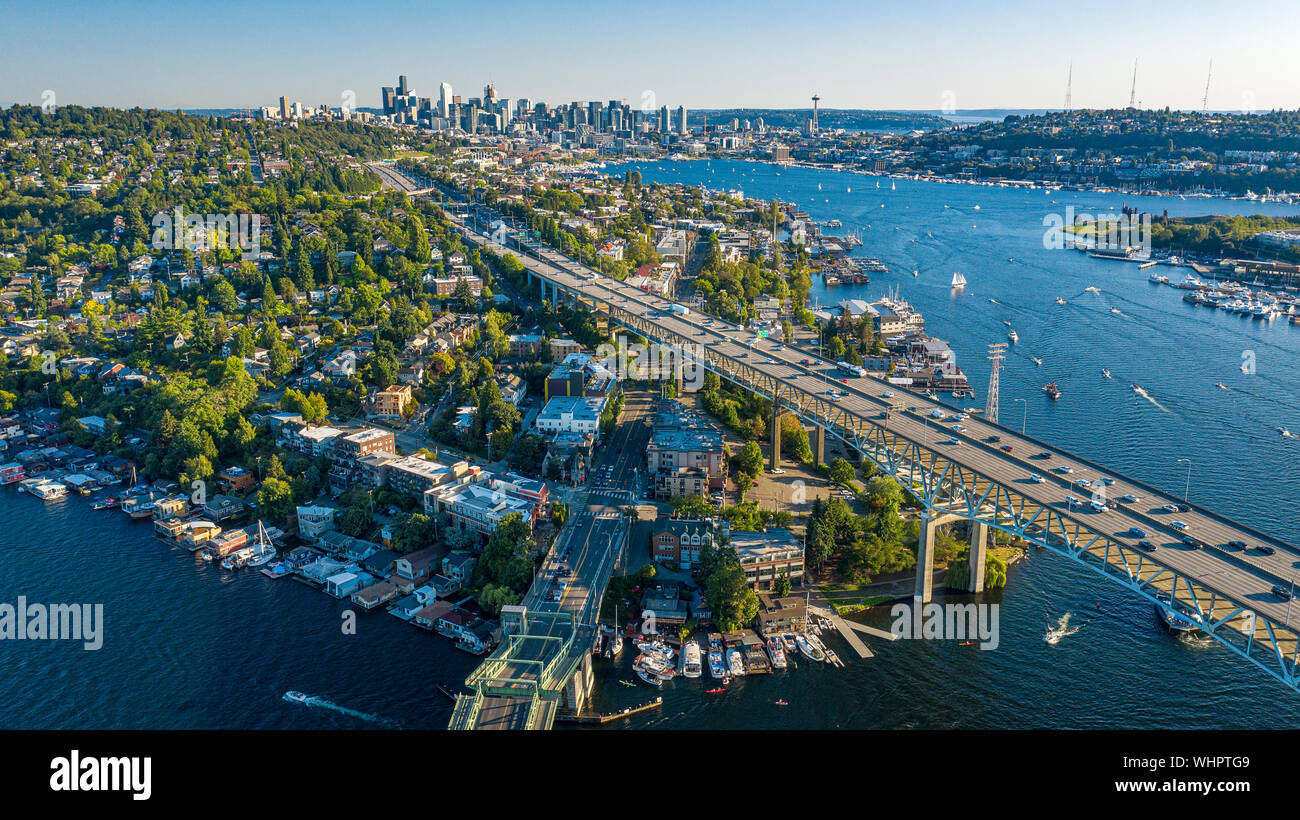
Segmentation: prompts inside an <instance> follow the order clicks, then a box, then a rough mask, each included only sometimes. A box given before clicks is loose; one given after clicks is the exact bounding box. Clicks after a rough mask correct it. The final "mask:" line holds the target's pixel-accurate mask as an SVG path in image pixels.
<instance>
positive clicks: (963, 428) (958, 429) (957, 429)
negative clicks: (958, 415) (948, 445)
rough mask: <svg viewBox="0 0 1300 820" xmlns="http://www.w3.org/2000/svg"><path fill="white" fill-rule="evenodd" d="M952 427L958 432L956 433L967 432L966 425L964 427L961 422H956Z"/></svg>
mask: <svg viewBox="0 0 1300 820" xmlns="http://www.w3.org/2000/svg"><path fill="white" fill-rule="evenodd" d="M952 429H953V432H956V433H964V432H966V428H965V427H962V426H961V425H960V424H954V425H953V426H952Z"/></svg>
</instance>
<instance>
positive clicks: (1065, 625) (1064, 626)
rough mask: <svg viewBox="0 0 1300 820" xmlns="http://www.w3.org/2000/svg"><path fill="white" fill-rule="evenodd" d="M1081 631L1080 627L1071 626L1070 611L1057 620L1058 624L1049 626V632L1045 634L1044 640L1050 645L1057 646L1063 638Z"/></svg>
mask: <svg viewBox="0 0 1300 820" xmlns="http://www.w3.org/2000/svg"><path fill="white" fill-rule="evenodd" d="M1078 631H1079V627H1077V626H1070V613H1068V612H1067V613H1065V614H1064V615H1062V616H1061V620H1059V621H1057V622H1056V626H1053V627H1049V628H1048V630H1047V634H1046V635H1044V636H1043V641H1044V642H1045V643H1047V644H1048V645H1049V646H1056V645H1057V644H1058V643H1060V642H1061V639H1062V638H1065V637H1068V636H1070V635H1073V634H1074V633H1076V632H1078Z"/></svg>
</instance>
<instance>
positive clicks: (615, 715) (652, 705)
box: [555, 696, 664, 724]
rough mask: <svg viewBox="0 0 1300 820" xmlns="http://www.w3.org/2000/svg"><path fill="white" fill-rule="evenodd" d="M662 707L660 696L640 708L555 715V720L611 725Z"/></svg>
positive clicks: (630, 707) (662, 700) (632, 707)
mask: <svg viewBox="0 0 1300 820" xmlns="http://www.w3.org/2000/svg"><path fill="white" fill-rule="evenodd" d="M663 705H664V699H663V697H662V696H660V697H657V698H655V699H654V700H652V701H650V702H649V703H643V704H641V705H640V706H629V707H628V708H626V709H624V710H623V711H621V712H607V713H605V714H590V715H563V714H561V715H557V716H556V718H555V720H556V721H557V722H559V723H587V724H605V723H612V722H614V721H616V720H621V719H622V718H626V717H632V715H639V714H641V713H642V712H648V711H650V710H651V709H658V708H659V707H660V706H663Z"/></svg>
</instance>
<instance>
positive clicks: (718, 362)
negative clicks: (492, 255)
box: [453, 206, 1300, 689]
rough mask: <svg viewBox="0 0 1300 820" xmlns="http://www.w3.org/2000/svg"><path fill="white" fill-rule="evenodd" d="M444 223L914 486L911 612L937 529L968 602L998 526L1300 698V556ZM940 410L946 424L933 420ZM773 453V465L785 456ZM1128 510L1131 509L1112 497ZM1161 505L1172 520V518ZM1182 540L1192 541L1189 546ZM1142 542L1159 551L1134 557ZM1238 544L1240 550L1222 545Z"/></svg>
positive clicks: (466, 216)
mask: <svg viewBox="0 0 1300 820" xmlns="http://www.w3.org/2000/svg"><path fill="white" fill-rule="evenodd" d="M453 219H454V221H455V222H456V224H457V227H458V229H459V230H460V231H461V232H462V234H463V235H464V236H465V237H466V238H467V239H468V240H470V241H471V242H474V243H475V244H478V245H480V246H487V247H489V248H491V249H494V250H495V251H496V252H498V253H501V252H505V251H506V250H508V249H513V250H517V251H518V253H519V257H520V259H521V261H522V262H523V263H524V265H525V267H526V269H527V271H528V276H529V278H530V281H533V282H534V284H540V287H541V294H542V298H543V299H547V298H551V299H553V300H555V301H557V302H559V301H570V302H572V303H574V304H580V305H582V306H584V307H586V308H587V309H588V310H591V311H593V312H595V313H599V314H604V315H605V316H607V317H608V318H609V320H610V321H611V322H612V323H614V324H616V325H618V326H620V327H622V328H624V329H626V330H628V331H630V332H632V333H634V334H636V335H638V336H640V337H642V338H644V339H646V340H647V341H649V342H653V343H657V344H659V345H662V346H664V347H666V348H668V349H669V350H672V351H679V352H680V358H681V361H682V362H683V364H684V366H686V367H691V366H696V365H698V366H700V367H703V368H704V369H706V370H707V371H709V372H712V373H716V374H717V375H718V376H720V377H722V378H725V379H727V380H728V381H731V382H732V383H734V384H736V385H738V386H740V387H743V388H746V389H748V390H751V391H753V392H755V393H757V394H758V395H760V396H762V397H764V398H766V399H768V400H769V401H771V402H772V403H773V406H774V408H775V409H776V410H777V412H774V413H773V417H772V429H773V433H774V435H773V442H774V445H775V444H776V443H778V442H779V438H778V436H777V435H776V433H777V424H776V421H777V417H778V415H779V414H783V413H786V412H788V413H793V414H795V415H796V416H797V417H798V418H799V419H801V420H802V421H803V422H804V423H805V424H807V425H810V426H812V427H814V428H816V435H817V447H816V449H817V451H818V458H819V460H824V452H825V449H824V448H825V436H826V435H831V436H834V437H835V438H838V439H840V440H841V441H843V442H845V443H846V444H847V445H848V446H850V447H852V448H853V449H855V450H857V451H858V452H860V453H861V454H862V455H863V456H864V457H866V458H869V459H871V460H872V461H873V462H874V463H875V464H876V465H877V466H878V467H879V468H880V469H881V470H882V471H883V472H885V473H888V474H890V475H892V476H894V477H895V478H896V479H897V480H898V481H899V482H900V483H901V484H902V485H903V486H904V487H910V488H911V489H912V491H913V492H914V494H915V495H916V496H917V497H918V498H919V499H920V501H921V502H922V504H923V505H924V508H925V511H924V514H923V516H922V536H921V543H920V546H919V549H918V562H917V588H916V590H917V591H916V598H917V601H918V602H922V601H928V600H929V599H930V596H931V580H932V578H933V571H932V570H933V562H934V556H933V537H934V536H933V531H934V528H935V527H936V526H937V525H939V524H941V523H945V522H947V521H952V520H960V519H964V520H967V521H970V522H972V527H971V528H972V531H973V535H974V536H975V537H973V538H972V560H971V569H972V572H971V576H972V583H973V588H974V589H975V590H976V591H978V590H979V589H980V588H981V587H982V583H983V577H982V576H983V561H982V560H980V556H981V555H983V551H984V549H985V548H986V546H985V542H986V539H985V537H984V536H985V534H986V533H987V530H988V529H989V528H992V529H996V530H1000V531H1002V532H1005V533H1008V534H1010V535H1013V536H1016V537H1018V538H1021V539H1024V540H1025V541H1028V542H1031V543H1034V544H1036V545H1038V546H1041V547H1045V548H1046V549H1049V550H1051V551H1053V552H1055V553H1057V554H1059V555H1062V556H1065V557H1067V558H1069V559H1071V560H1073V561H1075V562H1077V563H1079V564H1082V565H1083V566H1086V567H1088V568H1090V569H1092V570H1093V571H1095V572H1097V573H1099V574H1101V575H1103V576H1105V577H1106V578H1109V579H1111V580H1112V581H1114V582H1116V583H1119V584H1122V585H1123V586H1125V587H1127V588H1128V589H1130V590H1131V591H1132V592H1134V593H1136V594H1138V595H1142V596H1144V597H1146V598H1148V599H1150V600H1151V601H1152V602H1153V603H1159V602H1160V601H1161V600H1162V599H1163V600H1164V601H1165V602H1166V605H1168V606H1172V607H1173V608H1174V609H1176V610H1178V611H1180V612H1181V613H1183V614H1185V615H1187V616H1190V617H1192V618H1194V619H1197V620H1199V623H1200V625H1201V628H1202V629H1203V631H1204V632H1205V633H1207V634H1208V635H1210V636H1212V637H1213V638H1214V639H1216V640H1217V641H1219V642H1220V643H1222V644H1223V645H1224V646H1227V647H1228V648H1229V649H1231V650H1232V651H1233V652H1236V653H1237V654H1238V655H1240V656H1241V657H1243V658H1245V659H1247V660H1249V661H1250V662H1251V663H1253V664H1255V665H1256V666H1258V667H1259V668H1261V669H1263V670H1264V671H1265V672H1267V673H1268V674H1270V675H1272V676H1273V677H1274V678H1276V679H1277V680H1279V681H1281V682H1282V683H1284V684H1285V685H1286V686H1288V687H1290V688H1292V689H1297V688H1300V676H1298V674H1297V671H1298V670H1297V661H1298V660H1300V656H1298V654H1297V653H1298V651H1300V634H1298V633H1297V630H1296V627H1295V626H1293V625H1291V624H1290V617H1291V601H1290V600H1289V599H1283V598H1282V597H1281V596H1279V595H1277V594H1276V593H1275V592H1274V591H1273V590H1274V588H1276V587H1279V586H1280V587H1285V588H1287V589H1290V588H1291V584H1292V581H1293V580H1294V577H1295V575H1296V573H1297V569H1298V568H1300V549H1297V548H1296V547H1294V546H1292V545H1290V544H1287V543H1284V542H1282V541H1280V540H1278V539H1275V538H1271V537H1269V536H1267V535H1264V534H1263V533H1260V532H1257V531H1255V530H1252V529H1250V528H1248V527H1246V526H1244V525H1242V524H1239V523H1237V522H1234V521H1232V520H1230V519H1228V518H1226V517H1224V516H1222V515H1219V514H1217V513H1214V512H1211V511H1208V510H1205V509H1202V508H1199V507H1196V506H1192V505H1185V504H1184V502H1183V501H1182V500H1180V499H1176V498H1173V497H1171V496H1169V495H1167V494H1166V493H1165V492H1163V491H1161V490H1159V489H1157V488H1154V487H1151V486H1148V485H1146V484H1143V483H1142V482H1139V481H1136V480H1134V479H1132V478H1128V477H1126V476H1123V475H1121V474H1119V473H1116V472H1114V471H1111V470H1107V469H1106V468H1105V467H1102V466H1100V465H1097V464H1093V463H1090V462H1088V461H1086V460H1084V459H1081V458H1079V457H1077V456H1075V455H1073V454H1071V453H1067V452H1065V451H1063V450H1061V449H1059V448H1056V447H1053V446H1052V445H1050V444H1046V443H1044V442H1041V441H1038V440H1035V439H1033V438H1030V437H1027V436H1025V435H1023V434H1020V433H1017V432H1016V431H1014V430H1011V429H1008V428H1005V427H1002V426H1000V425H997V424H993V423H989V422H987V421H984V420H981V419H979V418H977V417H973V416H972V417H970V418H969V419H962V420H961V424H960V425H954V424H953V414H954V413H955V412H956V411H955V410H954V408H952V407H950V406H947V405H944V404H942V403H939V402H936V401H935V400H934V399H929V398H925V397H923V396H920V395H917V394H915V393H909V392H907V391H905V390H904V389H903V388H901V387H899V386H897V385H892V384H889V383H887V382H884V381H881V380H878V379H874V378H870V377H863V378H849V379H848V382H847V383H843V381H842V379H841V376H842V375H843V374H841V373H839V372H838V371H837V368H836V365H835V363H833V362H830V361H828V360H826V359H823V358H820V357H818V356H815V355H813V354H812V353H809V352H806V351H804V350H801V349H796V348H792V347H790V346H781V345H779V344H776V343H774V342H772V341H770V340H767V339H758V338H755V337H754V333H753V331H749V330H745V329H743V328H740V327H738V326H736V325H733V324H730V323H727V322H724V321H722V320H720V319H716V318H713V317H708V316H704V315H700V314H697V313H694V312H689V310H688V309H687V310H686V311H685V312H684V311H683V309H684V308H685V307H686V306H684V305H677V306H674V303H671V302H670V301H668V300H667V299H665V298H661V297H659V296H657V295H656V294H653V293H648V292H645V291H642V290H639V289H637V288H634V287H632V286H630V285H626V284H624V283H622V282H619V281H618V280H616V279H613V278H611V277H607V276H604V275H602V274H600V273H598V272H596V271H594V270H593V269H591V268H589V267H586V266H585V265H581V264H579V263H577V262H575V261H573V260H571V259H569V258H567V257H565V256H563V255H561V254H560V253H558V252H557V251H554V250H552V249H550V248H547V247H545V246H543V245H542V244H541V243H539V242H537V241H536V240H534V239H532V238H531V237H530V236H529V235H528V234H527V233H526V232H522V231H520V227H521V226H518V225H511V224H509V223H506V227H507V228H508V230H509V233H508V236H506V238H505V244H502V242H501V239H502V236H503V233H504V232H503V231H502V230H501V219H502V218H501V216H500V215H499V214H496V213H495V212H491V211H488V210H487V209H486V208H481V207H475V206H470V210H469V211H467V212H465V213H462V214H460V215H457V216H454V217H453ZM492 235H495V238H496V240H497V241H495V242H494V241H493V236H492ZM548 289H549V295H548ZM830 391H834V393H832V392H830ZM936 412H937V413H942V414H943V418H941V419H939V418H934V414H935V413H936ZM993 437H996V438H993ZM774 450H775V452H774V454H773V463H774V465H775V464H776V463H779V449H777V448H776V447H774ZM1035 474H1040V475H1035ZM1080 478H1084V479H1085V480H1087V481H1089V484H1090V485H1091V486H1090V488H1089V489H1081V486H1082V485H1081V484H1080V483H1079V480H1080ZM1074 494H1078V495H1079V496H1081V498H1076V497H1075V495H1074ZM1099 495H1100V496H1102V497H1103V498H1108V499H1110V500H1111V501H1110V503H1109V504H1108V505H1106V506H1102V507H1100V508H1098V507H1096V506H1093V505H1091V504H1089V503H1088V502H1089V499H1091V498H1095V497H1097V496H1099ZM1126 498H1135V499H1136V500H1129V501H1125V503H1118V502H1116V501H1115V499H1120V500H1124V499H1126ZM1166 505H1172V507H1173V508H1179V509H1180V511H1179V512H1176V513H1171V512H1167V511H1165V509H1164V508H1165V506H1166ZM1175 521H1177V522H1178V524H1182V525H1184V526H1183V527H1181V528H1180V527H1178V526H1176V525H1175V523H1174V522H1175ZM1138 532H1143V533H1145V536H1142V535H1136V533H1138ZM1184 535H1190V536H1191V537H1193V538H1194V539H1195V541H1197V542H1198V545H1197V546H1189V545H1187V544H1186V543H1184V542H1183V540H1182V538H1183V536H1184ZM1147 539H1149V540H1150V542H1152V543H1153V544H1154V545H1155V549H1154V550H1150V551H1148V550H1145V549H1142V548H1140V547H1139V546H1138V541H1140V540H1147ZM1232 542H1245V543H1246V545H1247V546H1246V547H1245V548H1240V547H1232V546H1229V545H1230V544H1231V543H1232ZM1296 615H1297V617H1300V609H1298V610H1297V613H1296Z"/></svg>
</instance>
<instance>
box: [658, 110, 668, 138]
mask: <svg viewBox="0 0 1300 820" xmlns="http://www.w3.org/2000/svg"><path fill="white" fill-rule="evenodd" d="M659 133H660V134H667V133H668V106H666V105H665V106H662V107H661V108H660V109H659Z"/></svg>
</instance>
